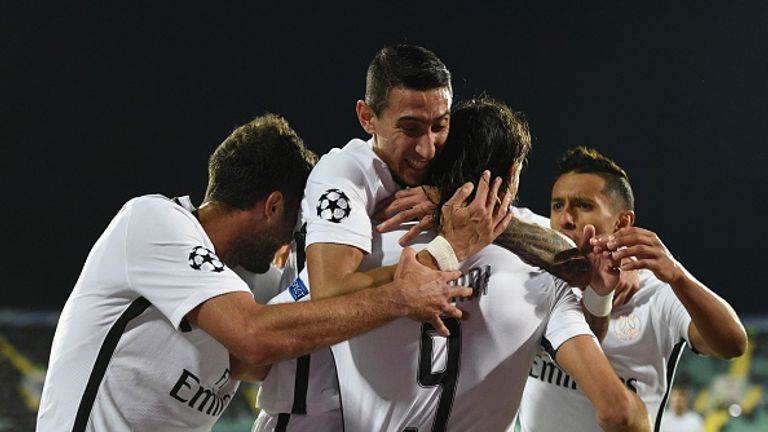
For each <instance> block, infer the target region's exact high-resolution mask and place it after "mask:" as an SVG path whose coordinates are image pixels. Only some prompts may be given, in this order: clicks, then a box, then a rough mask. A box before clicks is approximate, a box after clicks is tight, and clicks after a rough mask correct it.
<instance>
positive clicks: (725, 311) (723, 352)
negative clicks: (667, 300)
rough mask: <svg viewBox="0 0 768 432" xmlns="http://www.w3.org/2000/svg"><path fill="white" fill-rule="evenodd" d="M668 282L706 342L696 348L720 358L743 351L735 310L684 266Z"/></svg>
mask: <svg viewBox="0 0 768 432" xmlns="http://www.w3.org/2000/svg"><path fill="white" fill-rule="evenodd" d="M670 285H671V286H672V289H673V291H674V292H675V295H677V298H678V299H679V300H680V302H681V303H682V304H683V306H684V307H685V309H686V310H687V311H688V314H689V315H690V316H691V321H692V323H693V324H694V325H695V326H696V330H697V331H698V334H699V335H700V337H701V338H702V339H703V341H704V343H705V344H706V346H705V347H698V346H697V347H696V348H697V349H698V350H700V351H701V352H702V353H705V354H712V355H715V356H717V357H721V358H733V357H738V356H740V355H741V354H743V353H744V351H745V350H746V347H747V334H746V331H745V330H744V326H743V325H742V324H741V321H740V320H739V317H738V316H737V315H736V312H735V311H734V310H733V308H732V307H731V306H730V305H729V304H728V303H727V302H726V301H725V300H724V299H723V298H721V297H720V296H718V295H717V294H715V293H714V292H713V291H712V290H710V289H709V288H707V287H706V286H704V284H702V283H701V282H699V281H698V280H696V278H695V277H694V276H693V275H692V274H690V273H689V272H688V271H687V270H685V269H682V275H681V277H679V278H678V279H677V280H675V281H672V282H671V283H670Z"/></svg>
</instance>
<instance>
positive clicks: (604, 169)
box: [558, 146, 635, 211]
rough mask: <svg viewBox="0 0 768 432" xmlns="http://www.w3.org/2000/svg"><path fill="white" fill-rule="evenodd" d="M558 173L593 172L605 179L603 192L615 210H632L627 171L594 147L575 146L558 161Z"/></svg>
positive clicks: (633, 204)
mask: <svg viewBox="0 0 768 432" xmlns="http://www.w3.org/2000/svg"><path fill="white" fill-rule="evenodd" d="M558 165H559V167H560V175H563V174H567V173H569V172H573V173H577V174H594V175H596V176H598V177H600V178H602V179H603V180H604V181H605V187H604V188H603V193H604V194H606V195H608V196H609V197H610V198H611V201H612V205H613V207H614V210H615V211H620V210H634V209H635V195H634V193H632V186H631V185H630V183H629V176H627V173H626V172H625V171H624V170H623V169H622V168H621V167H620V166H619V165H618V164H617V163H616V162H614V161H612V160H611V159H609V158H607V157H606V156H603V155H602V154H601V153H600V152H598V151H597V150H595V149H591V148H587V147H583V146H581V147H576V148H574V149H571V150H568V152H567V153H566V154H565V156H563V157H562V158H561V159H560V160H559V161H558Z"/></svg>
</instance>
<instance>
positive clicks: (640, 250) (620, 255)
mask: <svg viewBox="0 0 768 432" xmlns="http://www.w3.org/2000/svg"><path fill="white" fill-rule="evenodd" d="M610 254H611V258H612V259H614V260H618V261H621V260H623V259H625V258H659V257H660V256H661V253H660V251H659V250H658V249H656V248H653V247H650V246H645V245H639V246H629V247H625V248H623V249H619V250H617V251H613V252H610Z"/></svg>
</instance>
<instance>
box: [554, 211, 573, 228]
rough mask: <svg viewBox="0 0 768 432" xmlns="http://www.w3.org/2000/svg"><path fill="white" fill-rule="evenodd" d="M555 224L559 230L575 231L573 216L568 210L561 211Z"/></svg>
mask: <svg viewBox="0 0 768 432" xmlns="http://www.w3.org/2000/svg"><path fill="white" fill-rule="evenodd" d="M557 223H558V224H559V225H560V228H561V229H564V230H573V229H576V221H575V220H574V219H573V215H572V214H571V212H570V211H569V210H568V209H563V211H561V212H560V214H559V215H558V220H557Z"/></svg>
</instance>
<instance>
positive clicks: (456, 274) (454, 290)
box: [440, 270, 472, 298]
mask: <svg viewBox="0 0 768 432" xmlns="http://www.w3.org/2000/svg"><path fill="white" fill-rule="evenodd" d="M440 273H441V277H442V279H443V282H445V283H448V282H450V281H453V280H456V279H458V278H460V277H461V270H451V271H443V272H440ZM471 295H472V288H467V287H464V286H451V287H450V289H449V290H448V297H461V298H464V297H469V296H471Z"/></svg>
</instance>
